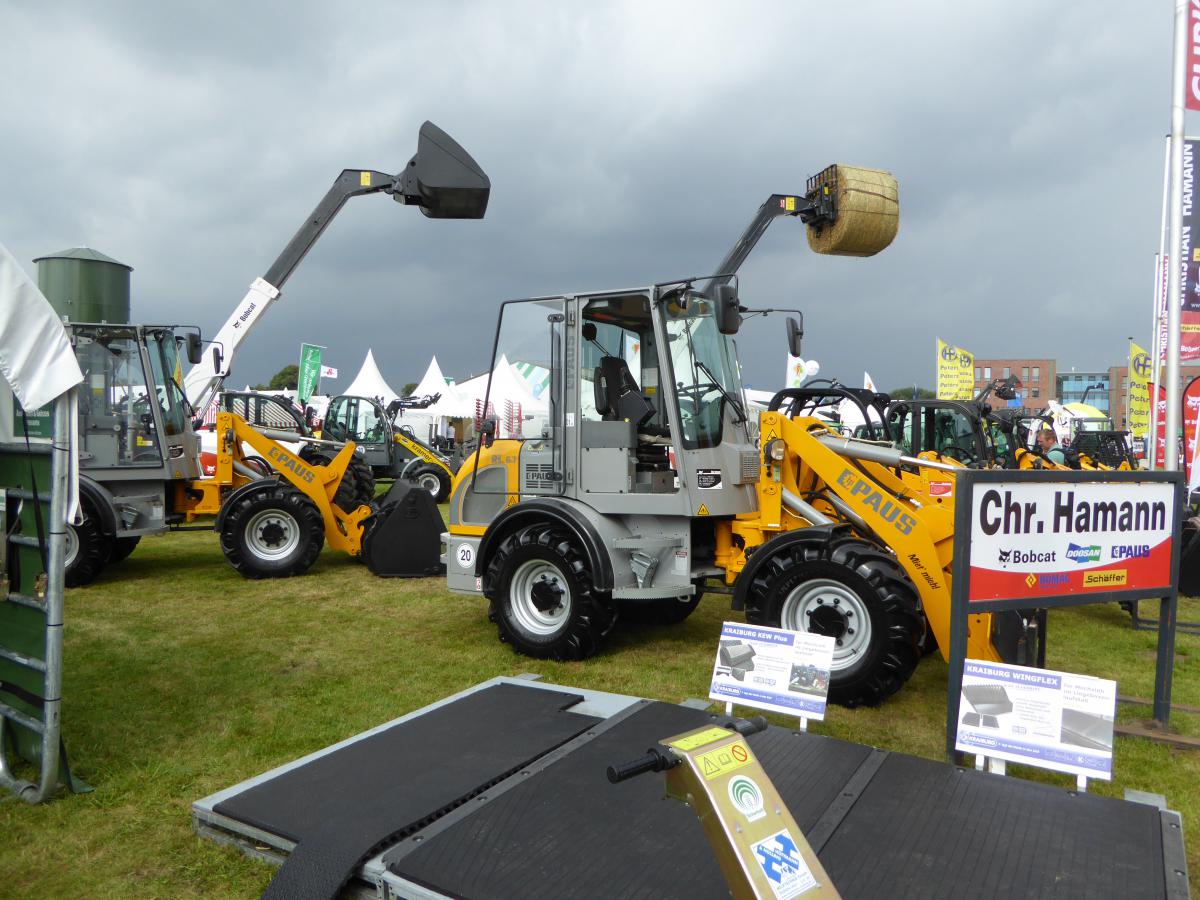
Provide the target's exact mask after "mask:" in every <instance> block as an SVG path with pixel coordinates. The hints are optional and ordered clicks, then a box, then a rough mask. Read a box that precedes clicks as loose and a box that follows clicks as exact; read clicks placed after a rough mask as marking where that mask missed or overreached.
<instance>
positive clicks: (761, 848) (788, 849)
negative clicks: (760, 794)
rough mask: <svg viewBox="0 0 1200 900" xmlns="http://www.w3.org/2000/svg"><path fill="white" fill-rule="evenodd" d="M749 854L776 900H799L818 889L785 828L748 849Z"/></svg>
mask: <svg viewBox="0 0 1200 900" xmlns="http://www.w3.org/2000/svg"><path fill="white" fill-rule="evenodd" d="M750 850H751V851H752V852H753V853H754V857H755V859H757V860H758V864H759V865H760V866H762V871H763V874H764V875H765V876H766V877H767V882H768V883H769V884H770V885H771V891H772V892H773V893H774V894H775V896H776V897H778V898H779V900H788V898H790V897H798V896H800V895H801V894H803V893H804V892H805V891H807V890H809V889H810V888H814V887H816V886H817V879H815V878H814V877H813V874H812V871H811V870H810V869H809V868H808V865H807V864H806V863H805V862H804V858H803V857H802V856H801V855H800V848H799V847H797V846H796V842H795V841H794V840H793V839H792V836H791V834H790V833H789V832H788V830H787V829H786V828H785V829H783V831H780V832H777V833H776V834H773V835H771V836H770V837H769V838H764V839H763V840H761V841H759V842H758V843H757V844H753V845H751V847H750Z"/></svg>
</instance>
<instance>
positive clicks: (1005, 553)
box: [1000, 550, 1012, 563]
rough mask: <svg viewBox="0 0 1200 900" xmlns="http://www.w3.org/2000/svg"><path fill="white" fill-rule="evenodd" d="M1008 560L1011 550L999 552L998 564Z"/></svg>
mask: <svg viewBox="0 0 1200 900" xmlns="http://www.w3.org/2000/svg"><path fill="white" fill-rule="evenodd" d="M1010 559H1012V551H1011V550H1001V551H1000V562H1002V563H1006V562H1008V561H1009V560H1010Z"/></svg>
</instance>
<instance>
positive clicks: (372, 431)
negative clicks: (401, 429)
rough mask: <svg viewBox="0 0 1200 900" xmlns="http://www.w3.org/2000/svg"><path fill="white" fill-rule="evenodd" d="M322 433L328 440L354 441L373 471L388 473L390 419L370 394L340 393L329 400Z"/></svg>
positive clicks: (390, 450)
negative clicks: (367, 395) (357, 395)
mask: <svg viewBox="0 0 1200 900" xmlns="http://www.w3.org/2000/svg"><path fill="white" fill-rule="evenodd" d="M321 436H322V437H323V438H325V439H326V440H330V441H354V443H355V444H356V445H357V446H358V453H359V455H360V457H361V458H362V460H363V462H365V463H366V464H367V465H368V466H370V467H371V469H372V470H373V471H374V472H376V474H387V475H390V474H391V469H392V461H393V454H394V451H393V450H392V446H393V444H394V443H395V438H394V433H393V429H392V423H391V420H390V419H388V417H387V412H386V411H385V410H384V408H383V404H382V403H380V402H379V401H378V400H376V399H375V398H373V397H354V396H348V395H343V396H340V397H334V398H333V399H332V400H330V401H329V409H327V410H326V411H325V419H324V421H323V422H322V424H321Z"/></svg>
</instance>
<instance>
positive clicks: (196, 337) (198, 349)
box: [186, 331, 204, 366]
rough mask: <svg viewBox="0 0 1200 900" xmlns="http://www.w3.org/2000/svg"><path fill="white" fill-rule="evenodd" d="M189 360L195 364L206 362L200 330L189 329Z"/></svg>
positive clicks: (187, 337) (187, 338)
mask: <svg viewBox="0 0 1200 900" xmlns="http://www.w3.org/2000/svg"><path fill="white" fill-rule="evenodd" d="M186 341H187V360H188V362H190V363H191V364H192V365H193V366H196V365H199V364H200V363H202V362H204V342H203V341H201V340H200V332H198V331H189V332H188V333H187V335H186Z"/></svg>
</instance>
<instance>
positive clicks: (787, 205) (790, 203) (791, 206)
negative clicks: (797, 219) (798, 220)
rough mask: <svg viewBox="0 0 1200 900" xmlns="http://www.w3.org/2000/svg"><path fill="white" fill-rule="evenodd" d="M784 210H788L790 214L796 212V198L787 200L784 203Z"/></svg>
mask: <svg viewBox="0 0 1200 900" xmlns="http://www.w3.org/2000/svg"><path fill="white" fill-rule="evenodd" d="M783 208H784V209H786V210H787V211H788V212H795V211H796V198H795V197H787V198H785V199H784V201H783Z"/></svg>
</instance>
